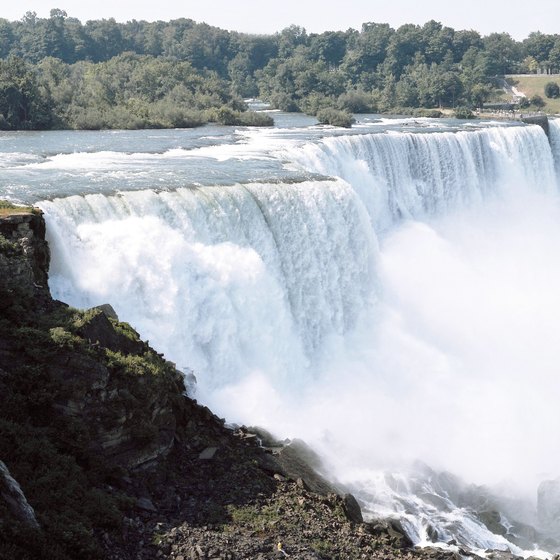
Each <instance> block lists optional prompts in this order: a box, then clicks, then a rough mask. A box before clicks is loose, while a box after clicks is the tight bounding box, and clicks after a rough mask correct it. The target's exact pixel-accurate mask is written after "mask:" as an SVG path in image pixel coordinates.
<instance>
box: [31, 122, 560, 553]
mask: <svg viewBox="0 0 560 560" xmlns="http://www.w3.org/2000/svg"><path fill="white" fill-rule="evenodd" d="M403 128H404V127H403ZM551 131H552V133H551V144H552V150H551V147H550V145H549V143H548V139H547V138H546V135H545V134H544V132H543V131H542V129H541V128H540V127H537V126H496V127H472V129H470V130H468V129H465V130H460V131H455V132H452V131H443V132H442V131H428V132H422V133H418V132H407V131H406V130H401V131H391V132H385V133H370V132H368V133H363V134H362V133H352V134H347V135H330V136H329V135H326V136H324V137H323V138H321V139H318V140H314V141H310V140H309V139H307V140H304V141H303V142H301V141H296V142H291V141H288V140H286V141H285V142H284V143H283V144H282V142H279V143H277V144H276V147H275V150H276V151H275V152H274V154H273V157H274V158H276V159H277V160H278V161H281V162H283V164H284V165H285V166H286V167H288V168H289V169H290V172H293V170H294V169H295V170H300V171H303V172H304V176H305V177H310V176H313V177H317V176H318V175H321V176H322V177H323V178H322V179H319V178H315V179H309V178H307V179H306V180H303V181H301V182H298V181H282V180H280V181H276V182H251V183H243V184H231V185H230V186H223V185H216V186H204V187H188V188H187V187H185V188H174V190H170V191H154V190H142V191H136V192H122V193H120V194H112V195H104V194H88V195H85V196H77V195H74V196H69V197H65V198H55V199H53V200H45V201H42V202H41V203H40V206H41V207H42V208H43V210H44V211H45V217H46V220H47V224H48V234H49V237H50V239H49V241H50V243H51V248H52V253H53V258H52V267H51V279H50V284H51V289H52V291H53V294H54V295H55V297H58V298H59V299H62V300H64V301H66V302H68V303H70V304H72V305H75V306H79V307H88V306H92V305H98V304H101V303H106V302H109V303H111V304H112V305H113V306H114V308H115V309H116V310H117V312H118V314H119V316H120V317H121V319H122V320H126V321H129V322H130V323H131V324H132V325H134V327H135V328H137V329H138V330H139V332H140V333H141V335H142V336H143V337H144V338H146V339H149V341H150V343H151V344H152V345H153V346H154V347H156V348H157V349H158V350H159V351H162V352H164V353H165V355H166V356H167V357H168V358H169V359H171V360H173V361H174V362H176V363H177V365H178V367H180V368H182V367H185V368H186V367H189V368H192V369H193V370H194V371H195V374H196V376H197V378H198V387H199V389H198V390H199V396H200V398H201V400H203V401H204V402H205V403H207V404H209V405H210V406H211V407H213V408H214V409H215V410H216V411H217V412H218V413H220V414H222V415H224V416H226V417H227V418H228V419H230V420H232V421H238V422H247V423H252V424H261V425H263V426H264V427H267V428H269V429H271V430H273V431H276V432H278V433H279V434H281V435H293V436H301V437H304V438H306V439H307V440H308V441H309V442H310V443H312V444H313V445H314V446H316V448H317V449H319V450H320V451H321V452H322V453H323V455H324V456H325V458H326V462H327V464H328V465H329V468H330V469H331V472H332V473H333V475H334V476H336V477H337V478H338V479H339V480H341V481H342V482H344V483H345V484H347V485H348V486H349V487H350V488H352V489H353V490H354V491H355V492H356V493H357V495H358V498H359V499H360V500H361V503H362V506H363V507H364V509H365V511H366V512H367V513H369V514H370V515H378V514H389V515H398V516H400V517H401V518H402V519H403V520H404V522H405V524H406V525H407V527H408V530H409V532H410V534H411V536H412V537H413V539H414V540H415V542H417V543H423V542H427V541H428V540H430V539H432V540H433V539H435V540H441V541H445V542H449V541H451V540H455V541H457V542H459V543H461V544H465V545H466V546H469V547H473V548H488V547H498V548H502V549H503V548H507V547H509V548H510V549H512V550H515V551H519V549H517V548H515V545H513V544H511V542H512V541H507V540H506V539H505V538H504V537H503V536H497V535H494V534H492V533H491V532H490V531H489V530H488V529H487V528H486V527H485V526H484V525H483V524H482V523H481V522H480V520H478V519H477V518H476V516H475V515H474V513H473V511H472V509H469V510H468V511H467V510H465V507H471V506H472V504H474V503H476V501H477V498H476V497H472V499H471V498H469V499H466V498H465V495H466V494H465V491H463V490H464V489H461V491H459V490H458V487H459V483H453V484H448V482H449V480H450V479H446V480H447V482H446V483H445V484H444V482H442V480H443V479H442V478H441V476H439V475H436V474H435V471H431V470H430V469H428V468H427V467H421V468H418V467H411V465H413V464H414V461H415V459H422V460H424V461H425V462H427V463H428V464H430V466H434V467H436V468H441V469H445V468H448V469H451V470H453V469H456V470H457V472H458V473H459V474H460V475H461V476H470V475H471V474H472V476H473V480H474V479H475V481H476V482H477V483H482V482H485V481H486V480H490V479H492V480H490V481H491V482H492V483H495V482H496V477H497V476H501V475H503V472H504V470H505V469H507V465H508V464H514V463H515V464H516V467H518V468H519V473H520V474H519V477H518V478H522V477H525V478H528V477H529V476H532V475H533V474H534V473H536V472H537V471H538V469H540V468H541V467H542V468H543V469H544V470H548V471H549V472H555V469H556V468H560V459H558V458H557V457H556V453H550V452H549V451H547V450H544V449H541V448H540V447H539V445H540V443H539V442H540V440H541V437H543V436H541V435H540V434H541V433H544V434H545V436H544V437H552V435H553V434H554V433H555V432H556V431H557V429H560V426H557V424H558V421H557V420H556V419H555V418H554V415H553V414H551V412H550V409H549V408H548V406H541V404H540V403H541V400H546V399H547V395H551V394H556V393H557V392H558V390H560V387H558V383H557V382H556V381H555V379H556V377H557V376H556V375H555V374H553V373H552V370H553V369H554V367H553V364H555V362H554V360H553V359H552V358H551V351H550V350H549V348H554V347H555V344H556V342H557V341H556V335H555V332H556V330H557V329H555V327H554V324H555V317H556V312H557V311H558V313H560V301H557V300H558V298H556V297H555V296H554V294H555V292H556V290H555V288H554V286H555V285H557V283H558V282H560V263H556V260H557V259H556V258H555V257H554V255H555V253H556V251H555V249H554V248H555V246H556V245H555V244H556V242H557V241H558V240H560V231H559V228H558V226H557V225H556V224H558V223H560V206H559V204H558V200H557V197H556V192H557V179H556V177H557V175H556V172H555V162H556V165H557V162H558V159H559V158H558V155H559V146H560V143H559V142H558V139H559V138H560V126H558V125H557V122H556V121H553V122H552V123H551ZM278 144H280V146H279V147H278ZM269 156H270V154H267V157H269ZM255 179H258V178H255ZM521 265H523V266H521ZM529 295H530V297H528V296H529ZM528 371H530V372H531V375H532V376H533V377H532V379H533V381H531V380H530V379H529V376H528V374H527V372H528ZM508 399H509V400H508ZM525 399H526V400H525ZM546 402H548V401H546ZM524 406H526V407H527V410H528V411H529V414H532V415H533V421H534V425H533V424H531V423H529V424H527V423H526V422H525V423H524V421H521V420H520V418H519V414H518V410H519V409H520V408H523V407H524ZM549 406H550V403H549ZM526 424H527V425H528V426H529V427H528V428H527V427H526ZM519 434H523V438H524V439H523V445H524V446H525V448H526V450H527V451H526V453H525V454H524V455H523V460H519V459H518V456H517V454H518V453H519V450H518V449H517V447H516V446H517V445H519V444H518V443H517V437H520V436H519ZM521 453H522V452H521ZM409 468H410V469H412V470H411V471H408V470H407V469H409ZM539 472H541V471H539ZM388 473H391V474H388ZM411 473H412V474H411ZM419 473H421V474H419ZM438 476H439V478H438ZM436 479H437V480H436ZM515 482H516V483H517V482H519V481H518V480H516V481H515ZM532 483H533V481H532V480H531V484H532ZM459 494H460V495H461V500H462V501H461V500H459V499H458V498H457V496H459ZM467 494H468V492H467ZM472 494H476V492H472ZM469 500H470V501H469ZM500 504H501V506H503V504H504V502H503V501H502V502H500ZM501 506H500V507H501ZM473 507H474V506H473ZM495 507H498V506H496V505H495ZM504 507H505V506H504ZM506 509H507V508H506ZM508 511H514V513H515V512H518V509H516V508H515V507H513V506H512V507H510V509H509V510H508ZM518 517H519V516H518ZM525 520H527V519H525ZM508 523H509V522H508Z"/></svg>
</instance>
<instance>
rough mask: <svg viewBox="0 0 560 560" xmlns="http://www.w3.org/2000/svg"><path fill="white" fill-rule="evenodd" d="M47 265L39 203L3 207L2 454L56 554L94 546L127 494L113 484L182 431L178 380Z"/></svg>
mask: <svg viewBox="0 0 560 560" xmlns="http://www.w3.org/2000/svg"><path fill="white" fill-rule="evenodd" d="M0 211H1V208H0ZM48 266H49V249H48V245H47V243H46V241H45V223H44V220H43V217H42V215H41V213H40V212H39V211H34V212H18V211H16V210H14V209H10V211H4V213H1V212H0V460H1V461H3V463H5V465H6V467H7V470H9V473H10V476H11V477H13V479H14V484H18V485H21V490H22V492H23V494H24V495H25V497H26V498H27V500H28V501H29V504H30V507H31V508H34V510H35V512H36V514H37V521H38V523H39V525H40V526H41V528H42V529H44V533H42V534H43V536H44V538H47V537H46V536H45V535H47V536H48V538H49V539H50V540H54V541H55V542H59V544H60V546H62V548H63V549H64V550H63V551H61V552H60V554H59V556H56V557H57V558H61V559H62V558H65V556H64V554H65V551H71V554H70V557H75V558H77V557H80V558H82V557H83V558H89V557H99V554H97V553H96V552H95V551H96V550H97V546H98V544H97V543H96V540H95V539H94V535H93V532H92V527H95V526H99V525H103V524H104V523H107V522H108V520H112V522H114V523H115V524H117V525H118V522H119V520H120V519H121V518H122V515H121V514H119V513H118V511H119V510H122V507H123V505H122V504H123V503H128V502H127V500H129V499H130V497H128V498H126V499H125V501H124V502H123V498H121V497H119V493H118V492H117V491H116V490H111V489H110V488H112V486H113V485H115V484H116V485H117V486H118V485H120V486H122V485H123V484H124V483H123V480H128V479H129V478H130V477H131V476H132V473H133V472H134V471H135V470H137V469H145V468H147V467H150V466H153V465H154V464H155V463H156V462H157V461H158V460H160V459H161V458H163V457H164V456H166V455H167V454H168V453H169V451H170V450H171V448H172V446H173V442H174V441H175V440H176V439H178V438H179V437H185V434H188V432H189V430H188V427H187V424H188V413H187V399H186V398H185V396H184V392H185V386H184V383H183V376H182V374H181V373H180V372H178V371H177V370H176V369H175V367H174V365H173V364H171V363H170V362H167V361H166V360H164V359H163V358H162V357H161V356H160V355H158V354H157V353H156V352H155V351H154V350H153V349H151V348H150V347H149V346H148V345H147V344H145V343H144V342H142V341H141V340H140V338H139V336H138V334H137V333H136V332H135V331H134V330H133V329H132V328H131V327H130V326H129V325H127V324H126V323H121V322H119V321H117V320H116V319H114V318H113V317H110V316H111V315H112V314H111V313H110V312H108V311H107V309H105V310H102V309H91V310H87V311H80V310H77V309H72V308H70V307H68V306H67V305H65V304H63V303H61V302H57V301H55V300H53V299H52V297H51V295H50V292H49V290H48V285H47V281H48ZM179 431H180V432H181V434H182V435H180V434H179ZM107 485H109V486H107ZM6 495H7V494H6ZM132 499H133V501H134V499H135V498H134V497H132ZM13 507H14V506H13V503H10V502H9V500H7V499H5V500H2V499H1V497H0V535H1V537H0V552H1V551H2V546H1V544H2V542H1V541H2V539H8V540H9V541H10V542H11V545H12V546H15V547H16V549H15V550H17V551H18V552H17V553H16V552H14V553H13V557H14V558H15V557H20V556H21V554H23V553H22V551H21V550H19V549H18V548H17V546H19V545H17V541H18V538H20V537H21V534H20V533H19V532H18V531H19V530H17V526H18V523H19V522H18V521H17V519H16V521H15V524H14V523H12V522H13V521H14V516H13ZM14 527H16V528H15V529H14ZM11 531H14V533H13V534H12V533H11ZM10 535H11V536H10ZM18 535H19V537H18ZM10 539H11V540H10ZM14 543H15V544H14ZM26 546H27V545H26ZM37 546H39V545H37ZM35 554H36V555H37V554H38V555H39V556H37V557H43V556H41V554H44V550H43V549H42V548H41V547H40V546H39V548H38V549H37V550H36V551H35ZM0 557H2V555H1V554H0ZM21 557H22V558H23V557H24V556H21Z"/></svg>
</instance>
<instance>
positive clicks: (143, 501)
mask: <svg viewBox="0 0 560 560" xmlns="http://www.w3.org/2000/svg"><path fill="white" fill-rule="evenodd" d="M136 507H138V508H140V509H143V510H145V511H151V512H154V513H155V512H157V508H156V506H155V505H154V503H153V502H152V500H150V498H140V499H138V500H137V501H136Z"/></svg>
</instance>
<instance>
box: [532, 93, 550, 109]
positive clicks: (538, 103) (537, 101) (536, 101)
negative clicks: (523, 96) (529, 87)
mask: <svg viewBox="0 0 560 560" xmlns="http://www.w3.org/2000/svg"><path fill="white" fill-rule="evenodd" d="M531 105H533V106H534V107H537V109H542V108H543V107H544V106H545V105H546V102H545V100H544V99H543V98H542V97H541V96H540V95H537V94H535V95H533V96H532V97H531Z"/></svg>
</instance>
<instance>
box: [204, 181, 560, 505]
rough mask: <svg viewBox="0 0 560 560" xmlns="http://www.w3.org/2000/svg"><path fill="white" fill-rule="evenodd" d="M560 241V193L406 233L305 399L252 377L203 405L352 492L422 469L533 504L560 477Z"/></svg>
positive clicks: (459, 214) (515, 200)
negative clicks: (308, 449) (366, 482)
mask: <svg viewBox="0 0 560 560" xmlns="http://www.w3.org/2000/svg"><path fill="white" fill-rule="evenodd" d="M559 242H560V204H559V199H558V197H557V195H551V194H549V195H546V194H535V193H530V192H528V191H522V190H516V191H515V193H512V194H511V195H510V196H505V197H499V198H495V199H494V200H489V201H486V202H485V203H484V204H477V205H475V206H471V207H470V208H468V209H466V210H462V211H456V212H452V213H450V214H448V215H446V216H445V217H443V218H438V219H433V220H428V221H422V222H420V221H407V222H405V223H403V224H401V225H400V226H399V227H397V228H396V229H394V230H393V231H392V232H390V233H389V234H388V235H386V237H385V238H383V239H382V240H381V249H380V253H379V256H378V266H379V286H378V287H377V288H376V292H377V296H378V297H377V301H376V303H374V304H373V305H372V306H370V307H369V308H368V309H365V310H364V312H363V314H362V316H361V317H360V322H359V325H358V326H357V327H356V328H355V329H354V330H353V331H352V332H350V333H348V334H347V335H346V336H345V337H344V339H342V338H340V337H338V338H337V337H333V338H332V339H330V340H329V341H328V343H325V345H324V348H325V349H324V351H323V354H322V356H321V358H320V359H319V360H318V361H317V363H315V364H314V365H313V366H312V369H313V372H312V374H311V375H309V376H308V377H309V378H310V379H311V381H309V382H308V384H307V385H306V386H305V387H304V388H301V387H297V389H296V390H293V388H290V387H289V386H282V387H279V386H275V385H274V384H273V383H270V381H269V379H268V378H267V377H266V375H265V374H264V373H263V372H258V371H255V372H252V373H251V375H249V376H247V378H245V379H244V380H242V381H241V383H239V384H229V385H227V386H225V387H223V388H222V389H220V390H219V391H217V392H214V393H213V394H209V395H205V398H206V399H208V400H209V401H210V403H211V406H212V407H214V408H215V409H216V410H217V411H218V412H220V413H221V414H223V415H225V416H226V417H227V418H229V419H231V420H237V421H239V422H245V423H247V424H259V425H262V426H264V427H266V428H268V429H270V430H272V431H274V432H275V433H277V434H278V435H281V436H292V437H293V436H297V437H303V438H304V439H306V440H307V441H308V442H309V443H310V444H312V445H314V446H315V447H317V448H318V449H321V450H322V452H323V453H324V455H325V457H326V458H327V461H328V463H329V464H330V466H331V468H332V469H333V472H334V473H335V475H336V476H337V477H339V478H340V479H343V480H345V481H349V480H351V478H352V476H359V475H358V474H357V473H358V472H359V471H362V473H364V472H367V473H368V476H369V475H370V474H371V470H372V469H375V468H379V469H398V468H399V467H400V466H402V465H406V464H410V463H412V462H414V461H415V460H422V461H423V462H425V463H427V464H428V465H430V466H431V467H433V468H435V469H438V470H448V471H451V472H453V473H455V474H457V475H459V476H461V477H462V478H463V479H465V480H468V481H469V482H474V483H478V484H490V485H496V484H499V483H508V484H509V485H514V486H515V487H516V488H517V490H518V491H519V492H520V493H521V494H523V495H524V496H528V497H532V498H534V497H535V496H536V487H537V485H538V483H539V481H540V480H542V479H546V478H555V477H556V476H557V475H558V473H559V472H560V452H559V451H558V450H557V449H556V446H553V445H551V444H552V442H554V441H555V437H556V434H557V433H558V431H559V429H560V418H559V416H558V414H557V411H556V404H555V400H556V395H558V394H559V389H560V378H559V376H558V374H557V372H558V350H557V349H558V348H559V347H560V330H559V329H558V320H559V317H560V292H559V290H558V286H559V285H560V253H559V252H558V250H557V247H558V244H559ZM349 473H354V474H353V475H351V474H349Z"/></svg>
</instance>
